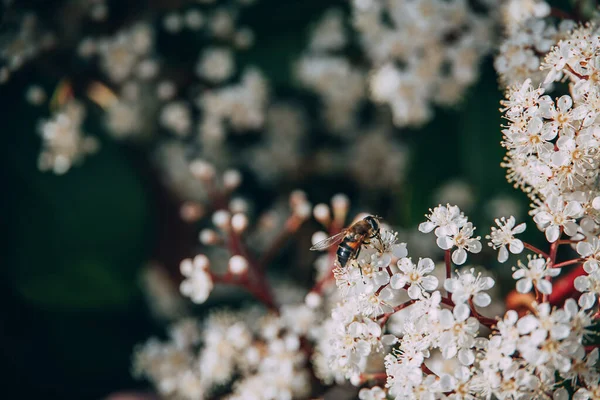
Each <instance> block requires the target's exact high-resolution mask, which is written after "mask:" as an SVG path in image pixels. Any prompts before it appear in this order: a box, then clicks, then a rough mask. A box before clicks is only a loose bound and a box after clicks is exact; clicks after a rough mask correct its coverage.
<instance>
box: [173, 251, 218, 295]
mask: <svg viewBox="0 0 600 400" xmlns="http://www.w3.org/2000/svg"><path fill="white" fill-rule="evenodd" d="M209 267H210V264H209V261H208V258H207V257H206V256H205V255H202V254H200V255H197V256H196V257H194V259H193V260H192V259H190V258H186V259H185V260H183V261H182V262H181V265H180V266H179V269H180V270H181V274H182V275H183V276H184V277H185V279H184V280H183V281H182V282H181V285H180V287H179V290H180V291H181V294H183V295H184V296H186V297H189V298H190V299H191V300H192V301H193V302H194V303H197V304H200V303H204V302H205V301H206V299H208V296H209V295H210V292H211V291H212V289H213V280H212V277H211V275H210V272H209V270H208V269H209Z"/></svg>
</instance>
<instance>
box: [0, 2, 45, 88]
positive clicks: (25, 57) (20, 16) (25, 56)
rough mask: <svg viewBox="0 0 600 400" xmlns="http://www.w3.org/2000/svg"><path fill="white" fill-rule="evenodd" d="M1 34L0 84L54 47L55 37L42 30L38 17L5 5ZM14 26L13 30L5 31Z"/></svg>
mask: <svg viewBox="0 0 600 400" xmlns="http://www.w3.org/2000/svg"><path fill="white" fill-rule="evenodd" d="M5 8H6V10H5V13H4V14H3V26H4V28H5V29H4V30H3V33H2V34H0V43H2V46H0V84H2V83H5V82H7V81H8V80H9V79H10V76H11V74H13V73H14V72H16V71H18V70H19V69H20V68H21V67H23V65H25V64H26V63H27V62H28V61H30V60H32V59H34V58H35V57H36V56H37V55H38V54H39V53H40V52H42V51H44V50H49V49H51V48H52V47H54V46H55V45H56V37H55V36H54V35H53V34H52V33H50V32H47V31H44V30H43V29H42V26H41V23H40V20H39V18H38V16H37V15H36V14H35V13H33V12H30V11H24V12H21V11H16V10H9V8H10V6H9V5H8V4H6V5H5ZM11 26H14V29H6V28H7V27H11Z"/></svg>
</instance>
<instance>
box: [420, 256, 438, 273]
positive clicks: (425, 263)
mask: <svg viewBox="0 0 600 400" xmlns="http://www.w3.org/2000/svg"><path fill="white" fill-rule="evenodd" d="M417 268H420V269H421V271H423V273H426V274H428V273H430V272H431V271H433V270H434V269H435V263H434V262H433V260H432V259H431V258H421V259H420V260H419V263H418V264H417Z"/></svg>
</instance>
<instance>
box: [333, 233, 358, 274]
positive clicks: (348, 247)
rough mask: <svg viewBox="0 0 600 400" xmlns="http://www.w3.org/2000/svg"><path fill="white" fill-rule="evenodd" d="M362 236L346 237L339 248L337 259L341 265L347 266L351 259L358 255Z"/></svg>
mask: <svg viewBox="0 0 600 400" xmlns="http://www.w3.org/2000/svg"><path fill="white" fill-rule="evenodd" d="M361 239H362V238H360V239H356V238H354V237H346V238H344V240H342V242H341V243H340V245H339V246H338V249H337V252H336V254H337V260H338V263H339V264H340V267H342V268H343V267H345V266H346V263H347V262H348V260H349V259H351V258H354V257H356V255H357V254H358V250H359V249H360V246H361V244H362V240H361Z"/></svg>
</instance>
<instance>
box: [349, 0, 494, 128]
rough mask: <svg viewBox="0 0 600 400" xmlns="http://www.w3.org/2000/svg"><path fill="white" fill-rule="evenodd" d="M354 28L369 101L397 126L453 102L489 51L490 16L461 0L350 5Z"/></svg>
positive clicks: (366, 0)
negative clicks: (387, 110)
mask: <svg viewBox="0 0 600 400" xmlns="http://www.w3.org/2000/svg"><path fill="white" fill-rule="evenodd" d="M352 13H353V16H352V18H353V25H354V28H355V29H356V31H357V32H358V35H359V39H360V42H361V47H362V49H363V51H364V52H365V54H366V56H367V58H368V61H369V65H370V66H371V70H370V72H369V86H370V94H371V98H372V99H373V100H374V101H375V102H377V103H381V104H386V105H388V106H389V107H390V108H391V111H392V114H393V120H394V124H395V125H396V126H415V125H421V124H423V123H425V122H427V121H428V120H429V119H431V117H432V114H433V108H434V106H435V105H452V104H455V103H457V102H458V101H459V100H460V98H461V96H462V95H463V93H464V91H465V89H466V88H467V87H468V86H470V85H471V84H473V82H474V81H475V80H476V79H477V76H478V74H479V63H480V60H481V58H482V57H483V56H484V55H485V54H486V53H487V52H488V51H490V48H491V39H490V36H491V35H490V34H491V31H492V27H493V24H494V22H493V18H491V17H490V16H486V15H484V14H479V13H476V12H475V11H474V9H473V8H471V6H470V5H469V2H466V1H438V0H411V1H373V0H354V1H353V2H352Z"/></svg>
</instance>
